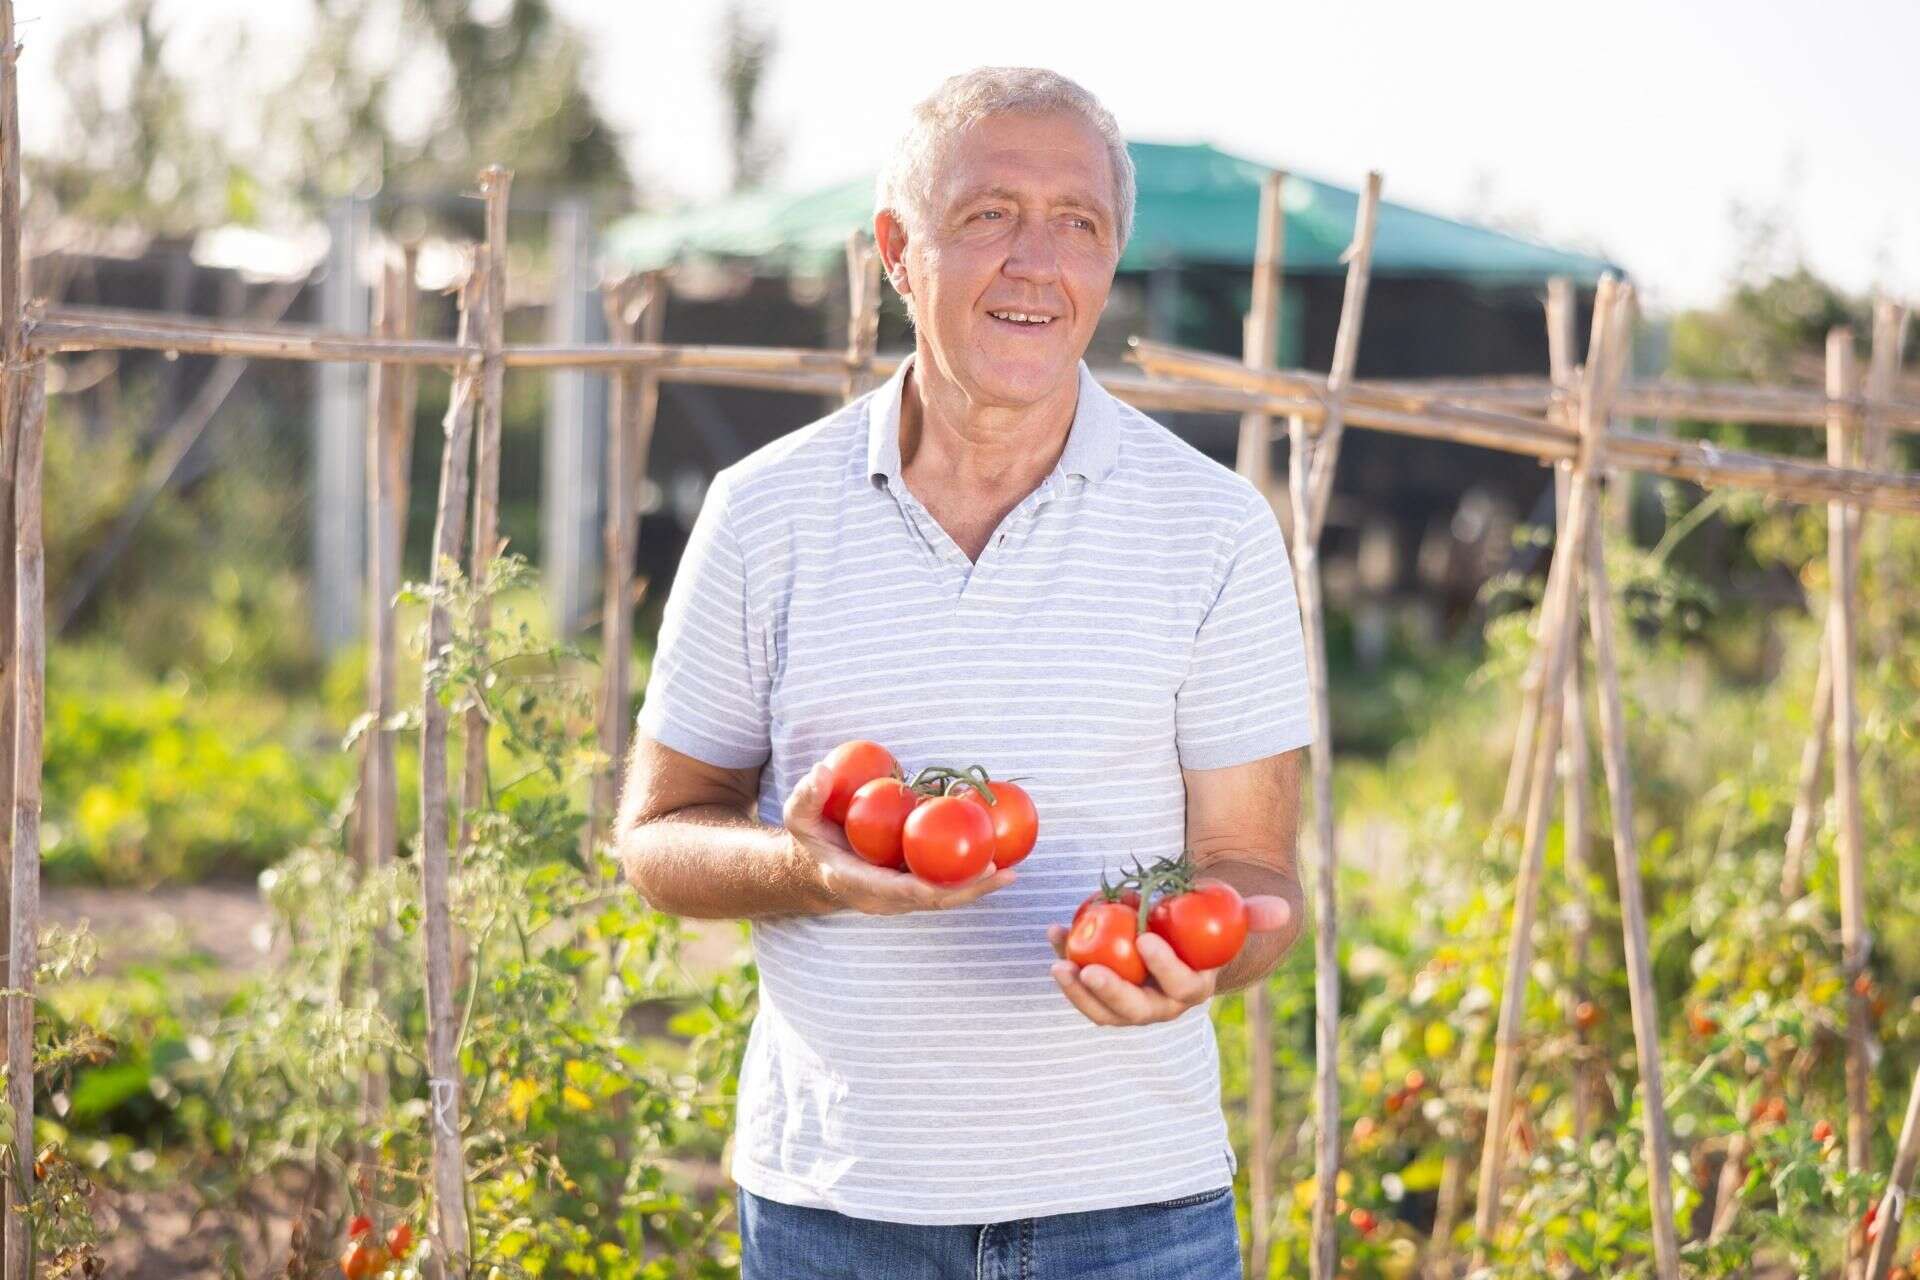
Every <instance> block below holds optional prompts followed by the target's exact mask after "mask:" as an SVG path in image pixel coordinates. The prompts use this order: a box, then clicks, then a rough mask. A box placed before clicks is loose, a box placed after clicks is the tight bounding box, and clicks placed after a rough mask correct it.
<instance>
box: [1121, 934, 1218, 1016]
mask: <svg viewBox="0 0 1920 1280" xmlns="http://www.w3.org/2000/svg"><path fill="white" fill-rule="evenodd" d="M1134 947H1135V949H1137V950H1138V951H1139V952H1140V958H1141V959H1142V960H1145V961H1146V962H1147V972H1148V973H1151V974H1152V975H1153V980H1154V981H1155V982H1156V983H1158V984H1159V986H1160V990H1162V991H1164V992H1165V993H1166V994H1167V995H1169V996H1171V997H1172V998H1173V999H1174V1000H1176V1001H1178V1002H1179V1003H1180V1004H1182V1005H1196V1004H1199V1003H1200V1002H1201V1001H1202V1000H1205V999H1206V998H1207V997H1208V996H1210V995H1212V994H1213V981H1214V980H1213V973H1212V972H1211V971H1207V972H1204V973H1201V972H1195V971H1194V970H1192V969H1189V968H1188V967H1187V966H1186V964H1185V963H1184V962H1183V961H1182V960H1181V959H1180V957H1179V956H1177V955H1175V954H1174V952H1173V948H1172V947H1170V946H1168V945H1167V940H1166V939H1165V938H1162V937H1161V936H1160V935H1159V934H1157V933H1147V934H1142V935H1141V936H1140V938H1139V940H1138V941H1137V942H1135V943H1134Z"/></svg>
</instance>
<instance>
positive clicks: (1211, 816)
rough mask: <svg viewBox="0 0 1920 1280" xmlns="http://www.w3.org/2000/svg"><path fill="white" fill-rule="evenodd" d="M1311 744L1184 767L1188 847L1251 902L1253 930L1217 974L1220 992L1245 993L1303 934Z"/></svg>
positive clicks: (1205, 866) (1214, 874)
mask: <svg viewBox="0 0 1920 1280" xmlns="http://www.w3.org/2000/svg"><path fill="white" fill-rule="evenodd" d="M1305 755H1306V750H1305V749H1304V748H1298V749H1295V750H1293V751H1286V752H1282V753H1281V754H1279V755H1277V756H1268V757H1266V758H1265V759H1263V760H1255V761H1252V762H1251V763H1248V764H1241V765H1231V766H1229V767H1227V768H1224V769H1186V770H1183V771H1182V773H1183V776H1184V777H1185V780H1186V784H1187V848H1188V849H1190V850H1192V851H1193V860H1194V861H1195V862H1196V863H1198V864H1199V865H1200V867H1201V868H1203V869H1204V870H1205V872H1206V874H1207V875H1209V876H1212V877H1213V878H1214V879H1216V880H1224V881H1226V882H1227V883H1228V884H1230V885H1232V886H1233V887H1234V888H1235V889H1237V890H1239V892H1240V896H1241V897H1242V898H1244V899H1246V900H1247V912H1248V915H1249V916H1250V917H1251V920H1250V923H1251V924H1252V926H1253V927H1252V930H1251V931H1250V932H1249V933H1248V934H1247V942H1246V945H1245V946H1243V947H1242V948H1241V949H1240V954H1239V955H1238V956H1236V957H1234V958H1233V959H1232V960H1231V961H1229V962H1228V963H1227V965H1226V967H1225V968H1223V969H1221V970H1220V971H1219V973H1218V974H1217V975H1216V976H1215V979H1214V987H1215V990H1216V991H1238V990H1239V989H1240V988H1242V987H1245V986H1249V985H1251V984H1252V983H1254V982H1256V981H1258V980H1259V979H1261V978H1264V977H1266V976H1267V975H1268V974H1269V973H1272V972H1273V970H1274V968H1275V967H1276V966H1277V965H1279V963H1280V961H1281V959H1282V958H1283V957H1284V956H1285V955H1286V954H1287V952H1288V951H1290V950H1291V949H1292V948H1293V944H1294V943H1295V942H1297V941H1298V940H1299V938H1300V931H1301V929H1302V927H1303V926H1304V924H1305V921H1306V914H1307V911H1306V905H1307V904H1306V893H1305V892H1304V891H1303V890H1302V888H1301V886H1300V862H1299V858H1298V857H1297V856H1296V850H1297V845H1298V836H1299V831H1300V775H1301V772H1302V769H1301V761H1302V760H1303V758H1304V757H1305Z"/></svg>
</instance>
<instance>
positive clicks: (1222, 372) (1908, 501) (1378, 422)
mask: <svg viewBox="0 0 1920 1280" xmlns="http://www.w3.org/2000/svg"><path fill="white" fill-rule="evenodd" d="M1132 354H1133V358H1134V359H1135V360H1136V362H1137V363H1139V364H1140V365H1142V366H1143V367H1145V368H1147V369H1149V370H1150V371H1153V372H1155V373H1157V374H1175V375H1178V376H1182V377H1193V378H1196V379H1198V380H1201V381H1204V382H1206V383H1207V384H1209V385H1213V386H1219V387H1233V388H1239V389H1244V390H1249V391H1273V392H1277V393H1281V394H1286V393H1289V392H1294V391H1298V390H1300V389H1301V388H1302V386H1303V384H1307V383H1310V382H1311V379H1310V378H1304V377H1302V376H1301V375H1299V374H1296V373H1293V372H1291V371H1284V372H1278V373H1264V372H1260V371H1256V370H1249V369H1245V368H1242V367H1241V366H1240V365H1238V364H1237V363H1235V362H1233V361H1229V360H1225V359H1223V358H1222V357H1220V356H1216V355H1209V354H1206V353H1204V352H1192V351H1184V350H1181V349H1179V348H1175V347H1169V346H1166V345H1165V344H1162V343H1153V342H1147V341H1144V340H1136V341H1135V343H1134V346H1133V353H1132ZM1840 403H1841V404H1842V406H1844V405H1845V403H1846V402H1845V401H1844V400H1843V401H1841V402H1840ZM1381 406H1382V398H1381V397H1380V396H1379V395H1378V394H1377V393H1376V392H1374V391H1372V390H1370V389H1367V388H1365V387H1364V386H1356V387H1355V388H1354V389H1353V391H1352V392H1351V393H1350V396H1349V400H1348V403H1347V406H1346V410H1345V413H1344V418H1345V421H1346V422H1347V424H1348V425H1351V426H1358V427H1368V428H1371V429H1374V430H1380V431H1388V432H1393V433H1396V434H1401V435H1410V436H1417V437H1421V438H1424V439H1433V440H1446V441H1451V442H1454V443H1459V444H1475V445H1480V446H1482V447H1484V448H1490V449H1501V450H1504V451H1506V452H1509V453H1517V454H1523V455H1526V456H1529V457H1534V458H1539V459H1541V460H1542V461H1547V462H1560V461H1568V460H1571V459H1572V458H1573V457H1574V455H1575V453H1576V452H1577V446H1576V443H1575V442H1574V441H1573V440H1572V439H1570V438H1568V436H1567V433H1566V432H1565V431H1564V429H1563V428H1561V427H1559V426H1558V425H1557V424H1554V423H1550V422H1543V421H1541V420H1538V419H1532V418H1526V417H1522V416H1520V415H1517V414H1506V413H1498V412H1494V411H1491V410H1485V409H1477V408H1472V407H1470V406H1463V405H1456V404H1447V403H1440V402H1435V403H1432V404H1430V405H1429V406H1428V407H1426V408H1424V409H1420V410H1400V409H1389V408H1385V407H1381ZM1307 416H1309V417H1310V415H1307ZM1607 454H1608V458H1609V460H1610V462H1611V464H1612V466H1613V468H1614V469H1615V470H1633V471H1643V472H1647V473H1648V474H1651V475H1660V476H1666V477H1668V478H1669V479H1675V480H1688V481H1692V482H1693V483H1695V484H1699V485H1701V486H1703V487H1707V488H1716V487H1721V486H1725V487H1729V488H1740V489H1754V490H1758V491H1760V492H1763V493H1770V494H1772V495H1773V496H1775V497H1778V498H1783V499H1786V500H1789V501H1795V502H1826V501H1831V500H1835V499H1840V500H1844V501H1848V502H1852V503H1855V504H1856V505H1859V506H1863V507H1868V508H1871V509H1873V510H1876V511H1901V512H1909V513H1913V512H1920V475H1912V474H1907V473H1898V474H1892V475H1889V474H1885V473H1881V472H1875V471H1870V470H1864V469H1861V468H1857V467H1835V466H1831V465H1821V464H1818V463H1809V462H1800V461H1796V460H1794V459H1790V458H1775V457H1770V456H1767V455H1763V454H1755V453H1746V452H1742V451H1738V450H1732V449H1722V448H1720V447H1718V446H1717V445H1712V444H1707V443H1705V442H1702V441H1694V440H1669V439H1664V438H1656V437H1653V436H1644V435H1636V434H1633V433H1631V432H1611V433H1609V435H1608V437H1607Z"/></svg>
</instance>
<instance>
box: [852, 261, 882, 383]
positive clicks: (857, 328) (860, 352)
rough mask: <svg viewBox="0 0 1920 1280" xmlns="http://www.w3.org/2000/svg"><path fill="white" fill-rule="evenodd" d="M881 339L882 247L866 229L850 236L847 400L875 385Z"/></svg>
mask: <svg viewBox="0 0 1920 1280" xmlns="http://www.w3.org/2000/svg"><path fill="white" fill-rule="evenodd" d="M879 342H880V248H879V246H878V245H876V244H874V242H873V239H872V237H870V236H868V235H867V233H866V232H864V231H855V232H851V233H850V234H849V235H848V236H847V381H846V389H845V396H846V398H847V399H848V400H851V399H853V398H854V397H856V396H859V395H863V394H865V392H866V391H867V389H868V388H869V387H871V386H872V385H873V353H874V351H875V349H876V348H877V347H878V346H879Z"/></svg>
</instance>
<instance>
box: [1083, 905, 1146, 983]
mask: <svg viewBox="0 0 1920 1280" xmlns="http://www.w3.org/2000/svg"><path fill="white" fill-rule="evenodd" d="M1137 923H1138V908H1137V907H1128V906H1126V905H1124V904H1122V903H1118V902H1094V903H1089V904H1087V905H1086V906H1083V907H1082V908H1080V915H1079V916H1078V917H1077V918H1076V920H1075V922H1074V926H1073V930H1072V931H1071V932H1070V933H1068V934H1067V959H1069V960H1071V961H1073V962H1074V963H1075V964H1077V965H1079V966H1080V967H1081V968H1083V969H1084V968H1085V967H1086V966H1088V965H1090V964H1097V965H1104V966H1105V967H1107V968H1109V969H1111V970H1113V971H1114V972H1115V973H1117V974H1119V975H1120V976H1121V977H1122V978H1124V979H1126V980H1127V981H1128V982H1131V983H1132V984H1133V985H1134V986H1136V987H1140V986H1145V985H1146V982H1147V962H1146V961H1145V960H1142V959H1141V958H1140V950H1139V948H1138V947H1136V946H1135V945H1134V941H1135V939H1136V938H1138V937H1139V930H1138V928H1137Z"/></svg>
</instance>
